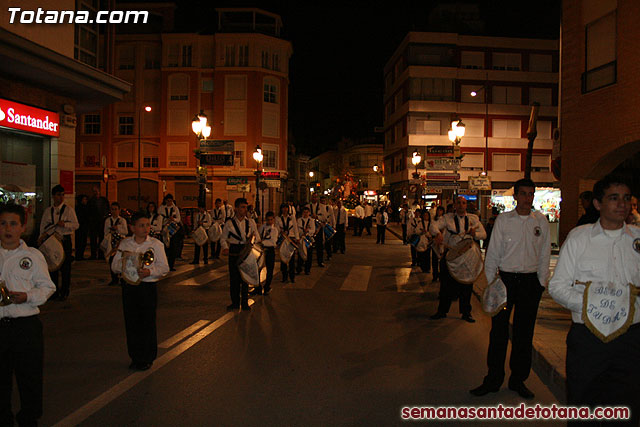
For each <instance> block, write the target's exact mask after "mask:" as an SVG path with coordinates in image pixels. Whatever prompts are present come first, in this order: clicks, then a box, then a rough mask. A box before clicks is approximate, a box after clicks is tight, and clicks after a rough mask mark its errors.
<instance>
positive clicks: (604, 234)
mask: <svg viewBox="0 0 640 427" xmlns="http://www.w3.org/2000/svg"><path fill="white" fill-rule="evenodd" d="M593 204H594V206H595V208H596V209H597V210H598V211H599V212H600V219H599V220H598V221H596V223H595V224H585V225H582V226H580V227H576V228H574V229H573V230H572V231H571V232H570V233H569V236H568V237H567V239H566V240H565V241H564V244H563V245H562V248H561V249H560V258H559V259H558V264H557V265H556V268H555V272H554V274H553V277H552V278H551V280H550V281H549V294H551V297H552V298H553V299H554V300H555V301H556V302H557V303H558V304H560V305H562V306H563V307H566V308H568V309H569V310H571V319H572V323H571V328H570V329H569V334H568V335H567V358H566V360H567V365H566V366H567V404H568V405H572V406H578V407H580V406H585V405H586V406H591V407H592V409H593V408H595V407H597V406H628V407H629V408H630V409H631V418H630V419H629V420H628V421H626V422H625V424H624V425H633V426H637V425H638V423H639V421H640V363H638V361H639V360H640V346H639V345H638V343H640V298H638V296H637V295H636V293H637V289H638V287H639V286H640V269H639V268H638V266H639V265H640V229H639V228H638V227H635V226H632V225H629V224H625V218H626V217H627V216H628V215H629V211H630V209H631V191H630V186H629V184H628V183H627V181H626V180H625V179H624V178H621V177H618V176H613V175H608V176H606V177H604V178H603V179H602V180H600V181H598V182H596V184H595V185H594V187H593ZM493 239H494V237H492V238H491V244H493ZM594 306H595V307H594ZM587 307H588V308H587ZM583 308H587V310H586V311H583ZM631 313H633V315H631ZM575 425H578V423H575ZM580 425H586V424H582V423H581V424H580Z"/></svg>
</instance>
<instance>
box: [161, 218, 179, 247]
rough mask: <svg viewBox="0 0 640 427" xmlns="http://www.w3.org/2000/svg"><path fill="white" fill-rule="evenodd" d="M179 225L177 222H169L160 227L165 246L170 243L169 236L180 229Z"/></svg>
mask: <svg viewBox="0 0 640 427" xmlns="http://www.w3.org/2000/svg"><path fill="white" fill-rule="evenodd" d="M180 228H181V226H180V224H179V223H177V222H170V223H168V224H167V225H166V226H165V227H164V228H163V229H162V241H163V242H164V245H165V246H169V245H170V244H171V238H172V237H173V236H175V234H176V233H177V232H178V230H180Z"/></svg>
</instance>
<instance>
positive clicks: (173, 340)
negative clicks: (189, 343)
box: [158, 320, 211, 348]
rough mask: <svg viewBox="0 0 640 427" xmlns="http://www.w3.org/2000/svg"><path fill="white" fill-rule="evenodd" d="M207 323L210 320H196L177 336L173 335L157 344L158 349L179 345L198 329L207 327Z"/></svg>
mask: <svg viewBox="0 0 640 427" xmlns="http://www.w3.org/2000/svg"><path fill="white" fill-rule="evenodd" d="M209 323H211V320H198V321H197V322H196V323H194V324H193V325H191V326H189V327H188V328H187V329H185V330H183V331H180V332H178V333H177V334H175V335H174V336H172V337H171V338H169V339H167V340H165V341H163V342H161V343H160V344H158V347H159V348H170V347H173V346H174V345H175V344H177V343H179V342H180V341H182V340H183V339H185V338H186V337H188V336H189V335H191V334H193V333H194V332H196V331H197V330H198V329H200V328H203V327H205V326H207V325H208V324H209Z"/></svg>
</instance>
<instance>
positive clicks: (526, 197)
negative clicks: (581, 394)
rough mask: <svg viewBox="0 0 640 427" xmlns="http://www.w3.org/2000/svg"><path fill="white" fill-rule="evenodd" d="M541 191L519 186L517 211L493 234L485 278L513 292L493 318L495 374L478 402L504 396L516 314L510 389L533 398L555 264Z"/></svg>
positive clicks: (526, 182)
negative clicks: (539, 336)
mask: <svg viewBox="0 0 640 427" xmlns="http://www.w3.org/2000/svg"><path fill="white" fill-rule="evenodd" d="M535 190H536V188H535V184H534V183H533V181H531V180H530V179H521V180H519V181H517V182H516V183H515V184H514V185H513V194H514V198H515V199H516V208H515V209H514V210H512V211H509V212H505V213H502V214H500V215H498V218H497V219H496V224H495V226H494V228H493V232H492V238H491V242H490V243H489V248H488V249H487V254H486V256H485V262H484V272H485V275H486V277H487V283H491V282H492V281H493V279H494V277H495V276H496V275H497V274H499V275H500V278H501V279H502V282H503V283H504V284H505V286H506V288H507V301H508V302H507V306H506V307H505V309H504V310H501V311H500V312H499V313H498V314H497V315H495V316H493V317H492V318H491V333H490V334H489V350H488V355H487V365H488V368H489V372H488V373H487V376H486V377H485V378H484V381H483V382H482V384H481V385H480V386H479V387H477V388H475V389H473V390H471V391H470V392H471V394H473V395H475V396H484V395H485V394H487V393H491V392H496V391H498V390H500V386H501V385H502V381H503V380H504V361H505V358H506V355H507V343H508V342H509V317H511V310H512V309H513V311H514V314H513V316H514V321H513V328H512V336H513V338H512V343H513V345H512V346H511V359H510V361H509V366H510V367H511V378H509V388H510V389H511V390H513V391H515V392H517V393H518V394H519V395H520V396H521V397H524V398H525V399H531V398H533V393H532V392H531V391H530V390H529V389H528V388H527V387H526V386H525V385H524V381H525V380H526V379H527V378H528V377H529V373H530V372H531V351H532V340H533V330H534V327H535V324H536V315H537V313H538V304H539V303H540V297H541V296H542V292H543V291H544V287H545V285H546V284H547V281H548V279H549V259H550V258H551V237H550V233H549V221H547V218H546V217H545V216H544V215H543V214H542V213H541V212H538V211H532V210H531V209H532V205H533V196H534V194H535ZM514 307H515V308H514Z"/></svg>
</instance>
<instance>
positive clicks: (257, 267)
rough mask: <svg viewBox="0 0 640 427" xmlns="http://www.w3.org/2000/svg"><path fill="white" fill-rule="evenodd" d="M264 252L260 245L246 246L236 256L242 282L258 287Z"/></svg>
mask: <svg viewBox="0 0 640 427" xmlns="http://www.w3.org/2000/svg"><path fill="white" fill-rule="evenodd" d="M263 254H264V251H263V250H262V247H261V246H260V245H257V244H254V245H246V246H245V247H244V248H243V249H242V251H240V254H239V255H238V270H239V271H240V277H241V278H242V280H243V281H244V282H246V283H247V284H249V285H251V286H258V285H260V281H261V274H260V273H261V270H262V269H264V255H263Z"/></svg>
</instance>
